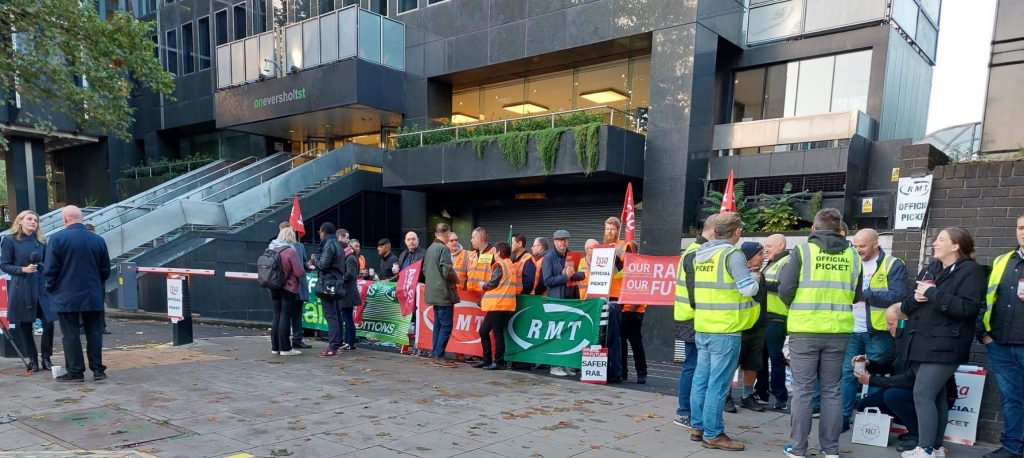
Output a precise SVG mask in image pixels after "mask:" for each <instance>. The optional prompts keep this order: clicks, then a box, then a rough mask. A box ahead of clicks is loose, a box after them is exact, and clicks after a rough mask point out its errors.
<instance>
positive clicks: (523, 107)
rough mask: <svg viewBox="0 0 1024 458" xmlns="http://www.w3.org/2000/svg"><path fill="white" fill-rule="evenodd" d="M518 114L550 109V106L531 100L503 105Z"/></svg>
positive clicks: (541, 111)
mask: <svg viewBox="0 0 1024 458" xmlns="http://www.w3.org/2000/svg"><path fill="white" fill-rule="evenodd" d="M501 108H503V109H505V110H507V111H511V112H513V113H516V114H533V113H543V112H545V111H548V107H546V106H543V105H537V104H535V103H530V102H522V103H514V104H512V105H505V106H503V107H501Z"/></svg>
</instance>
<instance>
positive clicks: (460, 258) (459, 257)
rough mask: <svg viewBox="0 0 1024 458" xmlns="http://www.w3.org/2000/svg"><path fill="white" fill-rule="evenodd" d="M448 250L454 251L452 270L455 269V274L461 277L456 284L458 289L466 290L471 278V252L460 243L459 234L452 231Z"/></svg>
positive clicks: (449, 236) (449, 235)
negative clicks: (467, 281)
mask: <svg viewBox="0 0 1024 458" xmlns="http://www.w3.org/2000/svg"><path fill="white" fill-rule="evenodd" d="M448 249H449V250H452V268H454V269H455V274H456V275H458V277H459V282H458V283H456V284H455V287H456V288H457V289H459V290H460V291H461V290H465V289H466V280H467V279H468V278H469V259H470V253H469V250H467V249H465V248H463V247H462V244H461V243H459V234H456V233H455V231H452V232H450V233H449V234H448Z"/></svg>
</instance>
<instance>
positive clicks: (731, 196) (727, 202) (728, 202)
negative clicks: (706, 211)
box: [718, 169, 736, 213]
mask: <svg viewBox="0 0 1024 458" xmlns="http://www.w3.org/2000/svg"><path fill="white" fill-rule="evenodd" d="M732 181H733V177H732V169H729V181H726V182H725V192H723V193H722V208H721V209H719V210H718V213H725V212H735V211H736V196H735V191H733V183H732Z"/></svg>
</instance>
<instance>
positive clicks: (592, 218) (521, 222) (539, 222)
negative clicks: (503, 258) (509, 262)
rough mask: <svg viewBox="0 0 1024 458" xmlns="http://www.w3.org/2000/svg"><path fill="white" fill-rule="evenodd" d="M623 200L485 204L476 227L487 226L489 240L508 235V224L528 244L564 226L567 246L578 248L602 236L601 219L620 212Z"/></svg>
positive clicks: (637, 232)
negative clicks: (507, 205) (493, 206)
mask: <svg viewBox="0 0 1024 458" xmlns="http://www.w3.org/2000/svg"><path fill="white" fill-rule="evenodd" d="M621 213H622V204H582V205H580V204H574V205H569V206H564V205H559V206H553V205H538V206H531V207H515V208H507V207H506V208H488V209H482V210H480V211H479V212H478V213H477V223H476V225H477V226H479V227H483V228H485V229H487V233H488V236H489V237H488V238H489V239H490V241H491V242H492V243H494V242H501V241H504V240H506V239H507V238H508V227H509V225H512V232H513V233H522V234H523V235H525V236H526V238H527V240H528V241H527V244H532V243H533V238H535V237H546V238H547V239H548V242H550V241H551V235H552V234H553V233H554V232H555V231H556V230H558V229H565V230H567V231H569V234H571V235H572V239H571V240H570V241H569V249H570V250H573V251H581V250H582V249H583V244H584V243H585V242H586V241H587V239H595V240H597V241H599V242H600V241H601V240H602V239H603V238H604V220H605V219H607V218H608V217H609V216H619V215H620V214H621ZM636 222H637V228H636V237H637V239H640V211H637V212H636Z"/></svg>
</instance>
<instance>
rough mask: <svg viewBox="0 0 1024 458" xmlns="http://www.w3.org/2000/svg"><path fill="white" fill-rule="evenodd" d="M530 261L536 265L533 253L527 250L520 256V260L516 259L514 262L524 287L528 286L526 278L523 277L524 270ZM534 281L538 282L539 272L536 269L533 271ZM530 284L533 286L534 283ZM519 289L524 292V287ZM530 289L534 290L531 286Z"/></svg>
mask: <svg viewBox="0 0 1024 458" xmlns="http://www.w3.org/2000/svg"><path fill="white" fill-rule="evenodd" d="M528 262H530V263H534V264H535V265H536V262H535V261H534V260H533V255H532V254H530V252H529V251H526V252H524V253H523V255H522V256H520V257H519V259H518V260H516V261H514V262H513V263H512V264H513V265H514V266H515V267H516V272H518V275H519V283H520V284H521V285H523V286H524V287H525V286H526V279H525V278H523V272H524V271H525V270H526V263H528ZM533 282H534V283H537V272H536V271H534V273H533ZM530 286H533V285H530ZM519 291H520V292H522V291H523V289H522V288H520V289H519ZM530 291H531V292H532V291H533V289H532V288H531V290H530Z"/></svg>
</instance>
